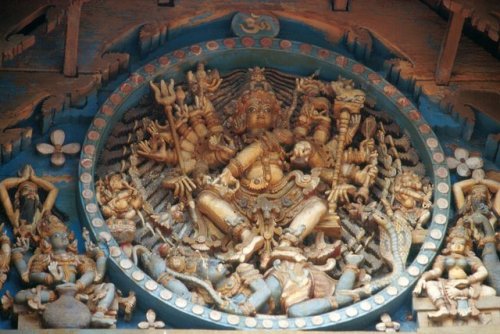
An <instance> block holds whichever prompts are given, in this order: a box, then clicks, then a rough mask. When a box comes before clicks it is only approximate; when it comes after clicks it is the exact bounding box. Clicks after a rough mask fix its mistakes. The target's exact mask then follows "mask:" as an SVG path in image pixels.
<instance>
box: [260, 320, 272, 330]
mask: <svg viewBox="0 0 500 334" xmlns="http://www.w3.org/2000/svg"><path fill="white" fill-rule="evenodd" d="M262 327H264V328H266V329H271V328H273V321H272V320H270V319H264V320H262Z"/></svg>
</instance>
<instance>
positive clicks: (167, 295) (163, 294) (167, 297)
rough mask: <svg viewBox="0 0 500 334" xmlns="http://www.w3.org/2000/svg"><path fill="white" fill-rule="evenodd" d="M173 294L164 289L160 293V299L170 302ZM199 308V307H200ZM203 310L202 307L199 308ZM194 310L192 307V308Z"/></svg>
mask: <svg viewBox="0 0 500 334" xmlns="http://www.w3.org/2000/svg"><path fill="white" fill-rule="evenodd" d="M172 297H173V294H172V292H171V291H170V290H167V289H164V290H162V291H161V292H160V298H161V299H163V300H170V299H172ZM200 307H201V306H200ZM201 308H202V309H203V307H201ZM193 309H194V307H193Z"/></svg>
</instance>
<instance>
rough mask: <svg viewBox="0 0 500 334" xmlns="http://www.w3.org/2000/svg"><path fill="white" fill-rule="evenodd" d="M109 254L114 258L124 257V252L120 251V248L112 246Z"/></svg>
mask: <svg viewBox="0 0 500 334" xmlns="http://www.w3.org/2000/svg"><path fill="white" fill-rule="evenodd" d="M109 254H110V255H111V256H112V257H118V256H120V255H122V250H121V249H120V247H117V246H111V247H109Z"/></svg>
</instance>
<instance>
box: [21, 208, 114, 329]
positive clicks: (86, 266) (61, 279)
mask: <svg viewBox="0 0 500 334" xmlns="http://www.w3.org/2000/svg"><path fill="white" fill-rule="evenodd" d="M37 232H38V235H39V236H40V245H39V247H38V248H37V249H36V250H35V252H34V254H33V255H32V256H30V257H29V258H28V261H26V259H25V255H24V253H25V252H26V251H27V250H28V249H29V242H28V241H27V239H23V240H22V245H21V247H17V248H14V249H13V251H12V262H13V264H14V266H15V267H16V269H17V270H18V272H19V274H20V276H21V278H22V280H23V281H24V282H25V283H28V284H30V285H32V286H34V288H33V289H27V290H21V291H19V292H18V293H17V294H16V295H15V296H14V303H15V304H18V305H27V306H29V307H30V308H31V309H35V310H39V309H44V308H45V305H44V304H46V303H50V302H54V301H56V300H57V299H58V296H57V294H56V293H55V292H54V289H55V288H56V287H58V286H60V285H65V286H67V285H71V286H74V288H75V290H76V292H77V293H80V294H86V293H87V291H88V289H89V288H92V286H93V284H94V282H98V281H100V280H101V279H102V278H103V277H104V273H105V262H106V257H105V255H104V252H102V251H101V250H100V249H99V248H98V247H95V246H94V247H93V248H91V249H88V251H89V252H90V253H92V255H94V256H95V257H96V261H97V262H94V260H92V259H91V258H90V257H89V256H86V255H79V254H77V244H76V240H74V241H73V240H72V239H73V237H72V234H69V233H68V229H67V227H66V225H65V224H64V223H62V222H61V221H60V220H59V219H58V218H57V217H56V216H54V215H51V214H50V213H46V214H45V215H44V216H43V218H42V220H41V221H40V222H39V224H38V226H37ZM94 297H96V298H98V302H97V307H96V309H95V312H94V314H93V315H92V324H93V325H94V326H98V327H103V326H104V327H110V326H113V325H114V323H115V322H116V319H115V317H116V312H115V313H114V314H113V312H111V318H110V317H109V315H110V314H108V311H110V308H111V306H112V304H113V301H114V299H115V286H114V284H112V283H103V285H102V287H101V289H100V290H99V294H95V295H94Z"/></svg>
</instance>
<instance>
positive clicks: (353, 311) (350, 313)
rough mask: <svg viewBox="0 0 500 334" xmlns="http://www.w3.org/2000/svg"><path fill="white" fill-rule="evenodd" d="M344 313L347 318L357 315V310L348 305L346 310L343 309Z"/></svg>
mask: <svg viewBox="0 0 500 334" xmlns="http://www.w3.org/2000/svg"><path fill="white" fill-rule="evenodd" d="M345 314H347V316H348V317H349V318H352V317H355V316H357V315H358V310H356V308H354V307H348V308H347V310H345Z"/></svg>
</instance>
